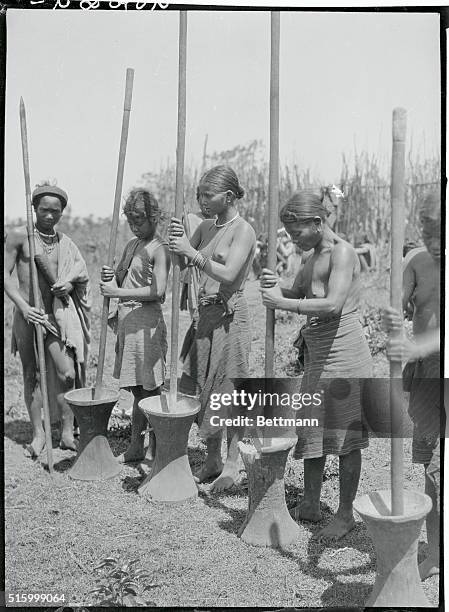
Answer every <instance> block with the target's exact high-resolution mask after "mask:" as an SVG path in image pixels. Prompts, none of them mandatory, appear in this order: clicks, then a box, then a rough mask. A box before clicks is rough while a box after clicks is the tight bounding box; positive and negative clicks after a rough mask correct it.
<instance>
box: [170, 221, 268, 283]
mask: <svg viewBox="0 0 449 612" xmlns="http://www.w3.org/2000/svg"><path fill="white" fill-rule="evenodd" d="M176 225H177V220H176V219H174V220H172V227H175V226H176ZM203 225H204V222H203V223H202V224H201V225H200V228H199V229H201V228H202V226H203ZM175 232H176V229H175ZM195 234H196V232H195ZM195 234H194V236H193V237H192V243H189V241H188V240H187V239H186V238H185V236H179V235H176V234H175V233H172V234H171V236H170V250H172V251H174V252H176V253H178V254H181V255H185V256H186V257H187V258H188V259H189V260H192V259H193V258H194V257H195V256H196V255H197V253H198V251H197V250H196V249H195V248H194V246H193V240H194V238H195ZM255 244H256V240H255V235H254V230H253V228H252V227H251V226H250V225H249V224H247V223H245V224H242V225H240V226H238V227H237V229H236V231H235V234H234V236H233V240H232V245H231V248H230V249H229V256H228V258H227V261H226V263H224V264H221V263H218V262H216V261H212V260H211V259H207V261H206V264H205V266H204V268H203V270H204V272H205V273H206V274H207V275H208V276H210V277H211V278H213V279H214V280H217V281H219V282H221V283H225V284H232V283H233V282H234V281H235V279H236V278H237V276H238V275H239V273H240V272H241V270H242V267H243V265H244V264H245V262H246V261H247V259H248V256H249V254H250V253H251V251H254V248H255Z"/></svg>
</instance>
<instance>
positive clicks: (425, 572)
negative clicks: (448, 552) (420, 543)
mask: <svg viewBox="0 0 449 612" xmlns="http://www.w3.org/2000/svg"><path fill="white" fill-rule="evenodd" d="M418 569H419V576H420V578H421V580H425V579H426V578H430V577H431V576H436V575H438V574H439V573H440V562H439V560H438V559H437V560H435V559H432V558H431V557H427V559H424V561H423V562H422V563H420V564H419V567H418Z"/></svg>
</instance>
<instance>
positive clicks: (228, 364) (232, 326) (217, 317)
mask: <svg viewBox="0 0 449 612" xmlns="http://www.w3.org/2000/svg"><path fill="white" fill-rule="evenodd" d="M191 331H192V330H190V332H191ZM250 344H251V336H250V326H249V311H248V305H247V303H246V300H245V298H244V297H243V296H239V297H238V298H236V299H235V301H234V304H233V312H232V313H231V314H228V312H227V310H226V308H225V306H224V304H210V305H207V306H200V309H199V320H198V324H197V328H196V330H195V331H194V333H193V337H192V342H191V345H190V349H189V351H188V353H187V355H186V358H185V361H184V374H185V375H187V376H188V378H190V379H191V381H193V383H194V384H196V385H197V387H198V391H199V399H200V402H201V411H200V413H199V416H198V423H199V425H200V435H202V436H203V437H206V438H207V437H209V436H211V435H213V434H215V433H218V432H219V431H220V429H221V427H219V426H218V425H212V424H211V422H210V418H211V416H212V415H215V414H216V415H219V416H220V417H224V418H226V417H227V416H228V413H229V408H227V407H225V406H222V407H221V408H220V410H217V411H216V410H212V409H211V407H210V396H211V394H212V393H220V394H222V393H232V391H233V390H234V388H235V387H234V382H233V380H234V379H241V378H248V377H249V352H250ZM180 390H181V391H183V388H182V383H181V388H180ZM184 392H189V391H187V390H186V391H184Z"/></svg>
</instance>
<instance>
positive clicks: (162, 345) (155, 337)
mask: <svg viewBox="0 0 449 612" xmlns="http://www.w3.org/2000/svg"><path fill="white" fill-rule="evenodd" d="M167 348H168V347H167V328H166V326H165V321H164V316H163V314H162V308H161V305H160V304H159V303H157V302H134V303H130V302H124V303H119V305H118V328H117V343H116V347H115V350H116V357H115V366H114V373H113V376H114V378H118V379H119V380H120V387H121V388H127V387H136V386H140V385H141V386H142V387H143V388H144V389H147V390H148V391H151V390H153V389H156V388H157V387H160V386H161V385H162V384H163V383H164V379H165V363H166V362H165V360H166V355H167Z"/></svg>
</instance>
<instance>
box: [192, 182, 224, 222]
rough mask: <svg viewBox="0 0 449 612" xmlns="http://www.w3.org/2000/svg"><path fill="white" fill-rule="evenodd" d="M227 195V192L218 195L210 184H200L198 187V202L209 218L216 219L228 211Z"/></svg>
mask: <svg viewBox="0 0 449 612" xmlns="http://www.w3.org/2000/svg"><path fill="white" fill-rule="evenodd" d="M226 195H227V192H226V191H222V192H220V193H217V192H216V191H215V189H214V188H213V187H212V186H211V185H209V184H208V183H200V184H199V186H198V202H199V205H200V208H201V210H202V211H204V213H205V214H206V216H208V217H215V215H219V214H220V213H222V212H224V211H225V210H226V208H227V204H226Z"/></svg>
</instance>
